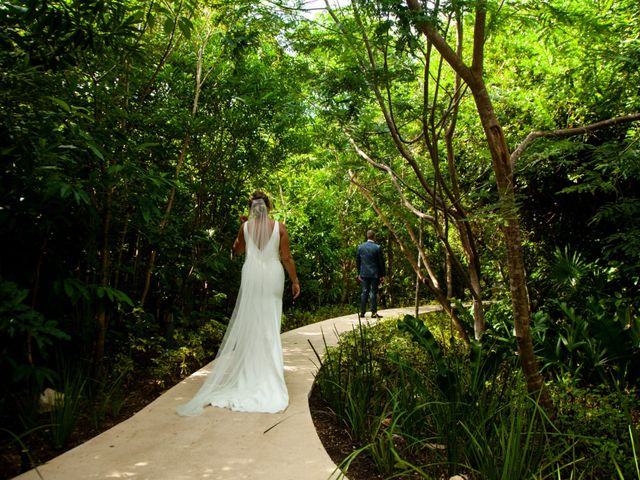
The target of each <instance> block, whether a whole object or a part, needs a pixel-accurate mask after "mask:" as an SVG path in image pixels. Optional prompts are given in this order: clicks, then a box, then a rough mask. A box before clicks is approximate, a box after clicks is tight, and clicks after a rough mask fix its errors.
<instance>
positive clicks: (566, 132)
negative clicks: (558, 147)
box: [511, 113, 640, 168]
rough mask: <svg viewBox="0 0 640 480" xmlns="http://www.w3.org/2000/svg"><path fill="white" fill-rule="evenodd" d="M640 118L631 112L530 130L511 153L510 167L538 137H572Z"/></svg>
mask: <svg viewBox="0 0 640 480" xmlns="http://www.w3.org/2000/svg"><path fill="white" fill-rule="evenodd" d="M638 120H640V113H631V114H629V115H624V116H621V117H614V118H609V119H607V120H602V121H600V122H596V123H592V124H590V125H585V126H583V127H575V128H563V129H560V130H552V131H547V132H543V131H537V132H531V133H530V134H529V135H527V137H526V138H525V139H524V140H523V141H522V143H521V144H520V145H518V148H516V149H515V150H514V151H513V153H512V154H511V167H512V168H513V167H515V164H516V162H517V161H518V160H519V159H520V156H521V155H522V153H523V152H524V151H525V150H526V149H527V147H528V146H529V145H530V144H531V143H532V142H534V141H535V140H537V139H539V138H566V137H573V136H574V135H580V134H581V133H591V132H593V131H595V130H600V129H602V128H607V127H611V126H614V125H620V124H623V123H629V122H637V121H638Z"/></svg>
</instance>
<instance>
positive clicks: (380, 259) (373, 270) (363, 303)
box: [356, 230, 385, 318]
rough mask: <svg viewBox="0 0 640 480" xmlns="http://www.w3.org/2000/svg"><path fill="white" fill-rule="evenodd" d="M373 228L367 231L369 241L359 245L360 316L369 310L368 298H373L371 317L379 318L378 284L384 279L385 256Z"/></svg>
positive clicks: (357, 264)
mask: <svg viewBox="0 0 640 480" xmlns="http://www.w3.org/2000/svg"><path fill="white" fill-rule="evenodd" d="M375 240H376V234H375V233H373V230H368V231H367V241H366V242H364V243H361V244H360V245H358V252H357V254H356V267H357V268H358V280H360V286H361V292H360V317H362V318H364V314H365V312H366V311H367V299H370V300H371V318H379V317H380V316H379V315H378V307H377V303H376V301H377V297H378V285H379V284H381V283H382V281H383V280H384V275H385V269H384V256H383V255H382V249H381V248H380V245H378V244H377V243H376V241H375Z"/></svg>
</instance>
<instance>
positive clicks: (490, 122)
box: [407, 0, 552, 411]
mask: <svg viewBox="0 0 640 480" xmlns="http://www.w3.org/2000/svg"><path fill="white" fill-rule="evenodd" d="M407 5H408V6H409V8H410V9H411V10H412V11H414V12H415V13H420V12H421V11H422V7H421V6H420V3H419V1H418V0H407ZM486 14H487V12H486V0H479V1H478V2H477V4H476V21H475V26H474V42H473V60H472V65H471V68H469V67H468V66H467V65H466V64H465V63H464V61H463V59H462V58H461V57H459V56H458V55H457V54H456V52H454V51H453V50H452V49H451V47H450V46H449V45H448V44H447V42H446V40H445V39H444V38H443V37H442V36H440V34H439V33H438V32H437V30H435V28H434V27H433V25H431V24H429V23H427V22H424V21H418V24H417V26H418V28H419V29H420V30H421V31H422V32H423V34H424V35H425V36H426V37H427V39H428V40H429V41H430V42H432V43H433V45H434V46H435V48H436V49H437V50H438V51H439V52H440V54H441V55H442V56H443V57H444V58H445V60H446V61H447V63H449V65H450V66H451V67H452V68H453V70H454V71H455V72H456V73H458V74H459V75H460V76H461V77H462V79H463V80H465V81H466V82H467V84H468V85H469V87H470V89H471V92H472V94H473V97H474V100H475V102H476V108H477V110H478V114H479V116H480V120H481V123H482V126H483V129H484V132H485V136H486V139H487V144H488V147H489V150H490V152H491V159H492V164H493V170H494V172H495V176H496V184H497V187H498V195H499V198H500V210H501V214H502V216H503V219H504V227H503V229H502V232H503V237H504V241H505V245H506V248H507V264H508V267H509V287H510V291H511V306H512V311H513V320H514V326H515V331H516V341H517V344H518V354H519V355H518V356H519V358H520V363H521V366H522V371H523V374H524V377H525V380H526V383H527V389H528V391H529V392H530V393H531V394H534V395H539V399H540V402H541V403H542V404H543V405H544V406H545V408H547V409H548V410H549V411H550V410H551V406H552V404H551V400H550V398H549V396H548V393H547V392H546V390H545V389H544V382H543V380H542V375H541V374H540V369H539V367H538V362H537V359H536V356H535V352H534V348H533V339H532V336H531V328H530V319H531V311H530V307H529V295H528V292H527V284H526V274H525V268H524V256H523V252H522V241H521V238H520V224H519V220H518V211H517V207H516V202H515V191H514V185H513V178H512V177H513V176H512V171H511V160H510V154H509V149H508V147H507V143H506V140H505V137H504V132H503V131H502V128H501V126H500V123H499V122H498V119H497V116H496V114H495V112H494V110H493V105H492V103H491V100H490V98H489V94H488V92H487V90H486V86H485V83H484V80H483V62H484V42H485V24H486Z"/></svg>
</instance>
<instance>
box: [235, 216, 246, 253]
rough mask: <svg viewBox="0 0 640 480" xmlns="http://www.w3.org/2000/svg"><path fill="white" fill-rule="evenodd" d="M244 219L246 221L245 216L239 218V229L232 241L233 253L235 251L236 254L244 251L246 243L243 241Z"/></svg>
mask: <svg viewBox="0 0 640 480" xmlns="http://www.w3.org/2000/svg"><path fill="white" fill-rule="evenodd" d="M245 221H246V217H241V218H240V230H238V236H237V237H236V239H235V241H234V242H233V253H235V254H236V255H239V254H241V253H244V249H245V247H246V244H245V242H244V222H245Z"/></svg>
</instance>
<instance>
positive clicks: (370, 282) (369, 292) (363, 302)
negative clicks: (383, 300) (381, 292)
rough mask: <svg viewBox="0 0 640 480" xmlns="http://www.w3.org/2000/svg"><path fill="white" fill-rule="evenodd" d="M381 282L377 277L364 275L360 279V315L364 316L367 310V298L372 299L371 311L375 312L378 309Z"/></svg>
mask: <svg viewBox="0 0 640 480" xmlns="http://www.w3.org/2000/svg"><path fill="white" fill-rule="evenodd" d="M379 282H380V279H379V278H377V277H373V278H364V277H363V278H362V280H361V281H360V288H361V291H360V316H362V317H364V314H365V312H366V311H367V299H369V300H370V301H371V313H372V314H374V313H376V312H377V311H378V305H377V300H378V283H379Z"/></svg>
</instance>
